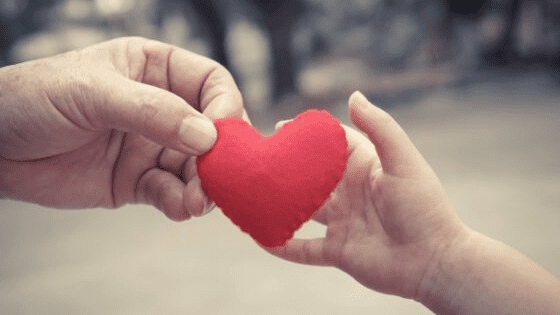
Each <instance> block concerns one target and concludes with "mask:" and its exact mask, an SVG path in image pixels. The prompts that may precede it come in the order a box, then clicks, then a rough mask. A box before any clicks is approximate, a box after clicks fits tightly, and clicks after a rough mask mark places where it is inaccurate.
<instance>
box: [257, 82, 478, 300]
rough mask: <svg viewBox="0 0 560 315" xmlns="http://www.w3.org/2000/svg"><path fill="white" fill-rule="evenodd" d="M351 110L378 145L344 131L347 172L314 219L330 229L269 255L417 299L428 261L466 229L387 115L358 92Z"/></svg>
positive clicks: (350, 103)
mask: <svg viewBox="0 0 560 315" xmlns="http://www.w3.org/2000/svg"><path fill="white" fill-rule="evenodd" d="M349 113H350V117H351V119H352V122H353V123H354V124H355V125H356V126H357V127H358V128H359V129H360V130H362V131H363V132H365V133H366V134H367V135H368V136H369V139H371V141H372V142H373V144H375V146H374V145H373V144H372V142H370V141H369V140H368V139H367V138H366V137H364V136H363V135H362V134H360V133H358V132H357V131H356V130H354V129H352V128H350V127H347V126H344V128H345V130H346V135H347V139H348V156H349V158H348V165H347V169H346V173H345V175H344V177H343V179H342V180H341V181H340V183H339V184H338V186H337V187H336V188H335V190H334V191H333V193H332V194H331V196H330V197H329V199H328V200H327V201H326V202H325V204H324V205H323V206H322V208H321V209H319V211H318V212H317V213H316V214H315V215H314V219H315V220H316V221H318V222H320V223H323V224H325V225H326V226H327V231H326V236H325V237H324V238H319V239H312V240H303V239H292V240H289V241H288V242H287V243H286V245H284V246H282V247H277V248H267V250H268V251H270V252H271V253H272V254H274V255H277V256H279V257H282V258H284V259H287V260H290V261H294V262H298V263H305V264H311V265H327V266H335V267H338V268H340V269H341V270H343V271H345V272H347V273H348V274H350V275H351V276H353V277H354V278H355V279H356V280H357V281H359V282H360V283H362V284H363V285H365V286H366V287H368V288H371V289H374V290H376V291H380V292H384V293H389V294H395V295H399V296H402V297H407V298H415V297H416V295H417V294H418V290H419V288H420V284H421V281H422V279H423V276H424V274H425V272H426V270H427V269H428V268H429V267H430V264H431V263H433V262H434V261H435V260H436V259H437V258H438V257H439V255H440V253H441V252H442V251H443V250H444V249H445V248H446V247H447V246H449V244H451V243H452V242H454V241H455V240H457V239H458V238H460V237H463V235H464V234H465V233H467V232H466V231H467V229H466V228H465V226H464V225H463V223H462V222H461V221H460V220H459V219H458V217H457V216H456V214H455V212H454V211H453V209H452V207H451V205H450V203H449V202H448V201H447V199H446V196H445V194H444V191H443V189H442V186H441V185H440V182H439V180H438V178H437V177H436V175H435V174H434V172H433V171H432V169H431V168H430V166H429V165H428V164H427V163H426V161H425V160H424V159H423V157H422V156H421V155H420V153H419V152H418V151H417V150H416V148H415V147H414V145H413V144H412V143H411V141H410V140H409V138H408V137H407V135H406V134H405V132H404V131H403V130H402V129H401V127H400V126H399V125H398V124H397V123H396V122H395V120H394V119H393V118H392V117H391V116H389V114H387V113H386V112H384V111H382V110H381V109H379V108H377V107H375V106H373V105H371V104H370V103H369V102H368V101H367V100H366V99H365V98H364V97H363V95H361V94H360V93H354V94H353V95H352V96H351V98H350V100H349ZM278 127H279V126H278Z"/></svg>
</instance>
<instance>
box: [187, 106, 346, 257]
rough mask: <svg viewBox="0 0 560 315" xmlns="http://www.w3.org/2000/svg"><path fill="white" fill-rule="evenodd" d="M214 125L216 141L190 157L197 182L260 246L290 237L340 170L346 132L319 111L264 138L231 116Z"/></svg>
mask: <svg viewBox="0 0 560 315" xmlns="http://www.w3.org/2000/svg"><path fill="white" fill-rule="evenodd" d="M214 124H215V126H216V129H217V130H218V140H217V141H216V144H215V146H214V147H213V148H212V149H211V150H210V151H208V152H207V153H206V154H204V155H202V156H200V157H198V159H197V167H198V175H199V177H200V181H201V183H202V187H203V189H204V191H205V192H206V194H207V195H208V197H209V198H210V199H212V200H214V201H215V202H216V205H217V206H218V207H220V208H221V209H222V211H223V213H224V214H225V215H226V216H227V217H228V218H230V219H231V221H233V223H235V224H236V225H238V226H239V227H240V228H241V230H243V231H245V232H247V233H249V234H250V235H251V236H252V237H253V239H255V240H256V241H257V242H259V243H260V244H262V245H263V246H266V247H274V246H279V245H283V244H284V243H285V242H286V241H287V240H288V239H290V238H291V237H292V236H293V233H294V231H296V230H297V229H299V228H300V226H301V225H302V224H303V223H304V222H305V221H307V220H309V219H310V218H311V216H312V215H313V213H314V212H315V211H316V210H317V209H319V208H320V207H321V205H322V204H323V203H324V202H325V200H326V199H327V198H328V197H329V195H330V193H331V191H332V190H333V189H334V188H335V186H336V185H337V183H338V182H339V181H340V179H341V178H342V176H343V174H344V170H345V169H346V162H347V159H348V153H347V147H348V145H347V142H346V134H345V132H344V129H343V128H342V126H340V123H339V122H338V121H337V120H336V119H334V118H333V117H331V115H329V113H327V112H326V111H317V110H310V111H307V112H304V113H302V114H300V115H299V116H297V117H296V118H295V119H294V121H292V122H289V123H287V124H285V125H284V126H283V127H282V128H281V129H279V130H278V131H277V132H276V133H275V134H274V135H272V136H269V137H263V136H262V135H260V134H259V132H258V131H257V130H255V129H254V128H253V127H251V126H250V125H249V124H247V123H246V122H245V121H243V120H241V119H238V118H226V119H218V120H216V121H215V122H214Z"/></svg>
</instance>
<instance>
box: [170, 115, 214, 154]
mask: <svg viewBox="0 0 560 315" xmlns="http://www.w3.org/2000/svg"><path fill="white" fill-rule="evenodd" d="M179 136H180V137H181V139H182V140H183V142H184V143H185V144H186V145H187V146H188V147H189V148H191V149H192V150H193V151H195V152H196V153H199V154H202V153H204V152H206V151H208V150H210V148H212V146H213V145H214V143H215V142H216V139H217V137H218V132H217V131H216V128H215V127H214V124H213V123H212V121H211V120H210V119H206V118H201V117H196V116H190V117H187V118H185V119H184V120H183V122H182V123H181V128H180V129H179Z"/></svg>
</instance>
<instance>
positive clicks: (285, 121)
mask: <svg viewBox="0 0 560 315" xmlns="http://www.w3.org/2000/svg"><path fill="white" fill-rule="evenodd" d="M288 122H290V121H289V120H281V121H279V122H277V123H276V125H275V126H274V129H276V130H278V129H280V128H282V126H284V125H285V124H286V123H288Z"/></svg>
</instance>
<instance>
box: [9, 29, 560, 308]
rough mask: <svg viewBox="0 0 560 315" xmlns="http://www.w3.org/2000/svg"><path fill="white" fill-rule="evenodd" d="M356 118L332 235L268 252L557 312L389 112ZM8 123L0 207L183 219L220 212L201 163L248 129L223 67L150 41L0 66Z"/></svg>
mask: <svg viewBox="0 0 560 315" xmlns="http://www.w3.org/2000/svg"><path fill="white" fill-rule="evenodd" d="M348 108H349V113H350V117H351V119H352V122H353V124H354V125H355V126H356V127H357V128H358V129H360V130H361V131H363V132H364V133H365V134H366V135H367V138H366V137H365V136H363V135H362V134H360V133H359V132H358V131H356V130H354V129H352V128H351V127H348V126H344V128H345V130H346V135H347V139H348V144H349V151H348V156H349V160H348V166H347V170H346V173H345V176H344V178H343V179H342V180H341V182H340V183H339V185H338V186H337V187H336V188H335V190H334V191H333V193H332V195H331V197H330V198H329V199H328V200H327V201H326V203H325V205H324V206H323V207H322V208H321V209H319V211H318V212H317V214H316V215H315V216H314V219H315V220H316V221H318V222H321V223H323V224H325V225H326V226H327V233H326V236H325V237H324V238H319V239H314V240H302V239H292V240H290V241H288V243H287V244H286V245H285V246H282V247H278V248H267V250H268V251H269V252H271V253H272V254H274V255H276V256H279V257H282V258H284V259H287V260H290V261H294V262H299V263H306V264H312V265H324V266H335V267H337V268H340V269H341V270H343V271H345V272H347V273H348V274H349V275H351V276H352V277H354V278H355V279H356V280H357V281H359V282H360V283H361V284H363V285H364V286H366V287H368V288H370V289H373V290H376V291H379V292H383V293H388V294H395V295H399V296H402V297H405V298H410V299H415V300H417V301H419V302H421V303H423V304H424V305H426V306H427V307H428V308H430V309H431V310H433V311H434V312H436V313H438V314H560V293H559V292H560V281H559V280H558V278H557V277H556V276H554V275H552V274H551V273H549V272H548V271H546V270H545V269H543V268H542V267H541V266H539V265H538V264H536V263H535V262H533V261H531V260H530V259H528V258H527V257H526V256H524V255H522V254H521V253H519V252H518V251H516V250H515V249H513V248H511V247H509V246H506V245H504V244H502V243H500V242H497V241H495V240H492V239H490V238H488V237H486V236H483V235H481V234H479V233H477V232H475V231H473V230H471V229H469V228H468V227H466V226H465V225H464V224H463V222H462V221H461V220H460V219H459V218H458V216H457V215H456V213H455V211H454V210H453V207H452V205H451V204H450V203H449V201H448V199H447V197H446V196H445V192H444V190H443V188H442V186H441V184H440V182H439V180H438V178H437V176H436V175H435V174H434V172H433V171H432V169H431V168H430V166H429V165H428V163H427V162H426V161H425V160H424V159H423V157H422V156H421V154H420V153H419V152H418V150H416V148H415V146H414V145H413V144H412V142H411V141H410V140H409V138H408V136H407V135H406V133H405V132H404V131H403V129H402V128H401V127H400V126H399V125H398V124H397V123H396V122H395V120H394V119H393V118H392V117H391V116H390V115H389V114H387V113H386V112H384V111H383V110H381V109H379V108H377V107H375V106H374V105H372V104H371V103H369V102H368V101H367V100H366V99H365V98H364V97H363V95H361V94H360V93H354V94H353V95H352V96H351V97H350V100H349V106H348ZM0 112H1V113H2V115H1V116H0V119H1V121H0V135H1V138H0V141H1V142H0V149H1V151H0V197H7V198H12V199H17V200H22V201H27V202H34V203H38V204H41V205H45V206H49V207H55V208H73V209H77V208H93V207H106V208H116V207H119V206H121V205H123V204H126V203H146V204H151V205H154V206H155V207H156V208H158V209H160V210H161V211H162V212H163V213H165V215H167V216H168V217H169V218H171V219H173V220H177V221H180V220H185V219H188V218H190V217H191V216H199V215H202V214H204V213H206V212H207V211H208V210H210V209H211V208H212V202H211V201H209V200H208V199H207V198H206V197H205V195H204V193H203V192H202V189H201V187H200V180H199V179H198V176H197V174H196V164H195V163H194V159H195V157H196V156H197V155H200V154H202V153H204V152H206V151H207V150H209V149H210V148H211V147H212V146H213V144H214V142H215V140H216V139H215V138H216V131H215V129H214V128H213V126H212V124H211V121H212V119H217V118H221V117H229V116H235V117H242V118H244V119H246V120H248V118H247V115H246V113H245V111H244V109H243V104H242V99H241V94H240V93H239V90H238V88H237V86H236V85H235V82H234V81H233V79H232V77H231V75H230V74H229V73H228V72H227V71H226V70H225V69H224V68H222V67H221V66H219V65H218V64H217V63H215V62H213V61H211V60H209V59H207V58H204V57H201V56H198V55H196V54H193V53H191V52H188V51H185V50H182V49H179V48H177V47H173V46H170V45H166V44H163V43H159V42H156V41H150V40H146V39H142V38H122V39H116V40H113V41H109V42H105V43H102V44H99V45H95V46H92V47H89V48H86V49H84V50H81V51H75V52H70V53H67V54H63V55H59V56H56V57H52V58H47V59H42V60H36V61H32V62H27V63H23V64H19V65H15V66H11V67H5V68H2V69H0ZM194 118H198V119H200V120H198V123H197V122H196V121H197V120H195V119H194ZM209 126H210V127H209ZM368 138H369V139H368Z"/></svg>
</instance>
